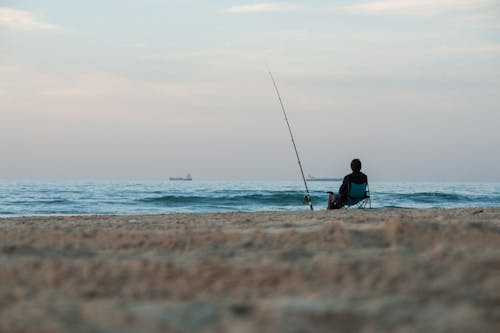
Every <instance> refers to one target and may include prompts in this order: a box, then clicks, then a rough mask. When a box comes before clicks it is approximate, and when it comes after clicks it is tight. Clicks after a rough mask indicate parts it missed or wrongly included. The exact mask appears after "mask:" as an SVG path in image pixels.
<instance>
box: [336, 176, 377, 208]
mask: <svg viewBox="0 0 500 333" xmlns="http://www.w3.org/2000/svg"><path fill="white" fill-rule="evenodd" d="M348 190H349V197H348V198H347V200H346V201H345V202H343V205H344V208H345V209H348V208H349V207H350V206H354V205H356V206H357V207H358V208H366V206H368V208H372V202H371V200H370V189H369V188H368V183H363V184H356V183H353V182H349V187H348Z"/></svg>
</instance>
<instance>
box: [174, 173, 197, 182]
mask: <svg viewBox="0 0 500 333" xmlns="http://www.w3.org/2000/svg"><path fill="white" fill-rule="evenodd" d="M169 180H187V181H191V180H193V178H192V177H191V174H189V173H188V174H187V176H186V177H170V178H169Z"/></svg>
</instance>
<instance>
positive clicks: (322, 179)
mask: <svg viewBox="0 0 500 333" xmlns="http://www.w3.org/2000/svg"><path fill="white" fill-rule="evenodd" d="M306 180H307V181H310V182H340V181H342V178H330V177H314V176H311V175H307V179H306Z"/></svg>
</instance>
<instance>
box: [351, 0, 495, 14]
mask: <svg viewBox="0 0 500 333" xmlns="http://www.w3.org/2000/svg"><path fill="white" fill-rule="evenodd" d="M495 4H496V1H495V0H387V1H375V2H364V3H359V4H356V5H349V6H345V7H344V10H346V11H347V12H349V13H352V14H361V15H398V16H422V15H435V14H439V13H443V12H452V11H468V10H476V9H480V8H484V7H488V6H491V5H495Z"/></svg>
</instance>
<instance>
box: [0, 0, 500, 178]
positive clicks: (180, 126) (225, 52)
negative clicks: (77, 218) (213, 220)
mask: <svg viewBox="0 0 500 333" xmlns="http://www.w3.org/2000/svg"><path fill="white" fill-rule="evenodd" d="M268 68H269V69H271V70H272V72H273V75H274V77H275V79H276V82H277V84H278V87H279V90H280V93H281V96H282V98H283V101H284V104H285V108H286V112H287V114H288V118H289V121H290V124H291V127H292V131H293V134H294V136H295V141H296V143H297V147H298V151H299V154H300V158H301V161H302V164H303V167H304V171H305V173H306V174H311V175H314V176H317V177H319V176H322V177H324V176H329V177H341V176H343V175H345V174H346V173H348V172H349V171H350V169H349V164H350V161H351V159H352V158H360V159H361V160H362V162H363V170H364V171H365V172H366V173H367V174H368V175H369V178H370V180H371V181H374V180H375V181H429V182H436V181H495V182H498V181H500V148H499V145H500V131H499V127H500V107H499V105H500V1H499V0H373V1H372V0H353V1H350V0H344V1H322V0H308V1H302V0H296V1H265V0H262V1H250V0H243V1H221V0H212V1H201V0H199V1H194V0H107V1H96V0H87V1H63V0H44V1H32V0H17V1H13V0H12V1H9V0H8V1H5V0H4V1H2V0H0V158H1V160H0V161H1V163H0V179H66V180H67V179H75V180H77V179H88V180H93V179H103V180H166V179H168V177H170V176H184V175H185V174H186V173H188V172H189V173H191V174H192V176H193V178H194V179H195V180H196V179H198V180H299V179H300V173H299V168H298V164H297V160H296V157H295V153H294V151H293V147H292V144H291V140H290V136H289V133H288V129H287V127H286V123H285V121H284V117H283V113H282V111H281V109H280V105H279V102H278V99H277V97H276V94H275V91H274V88H273V85H272V82H271V79H270V77H269V73H268Z"/></svg>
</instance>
